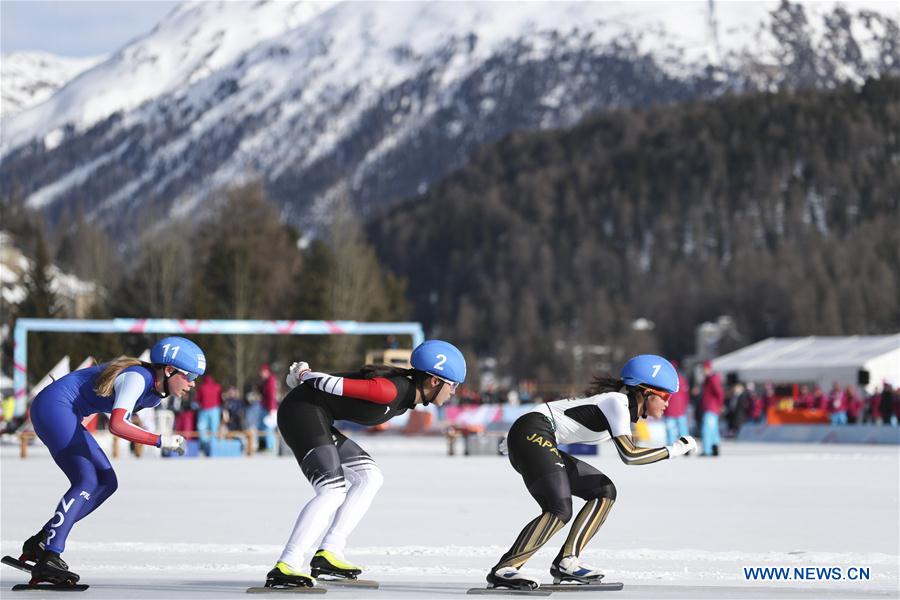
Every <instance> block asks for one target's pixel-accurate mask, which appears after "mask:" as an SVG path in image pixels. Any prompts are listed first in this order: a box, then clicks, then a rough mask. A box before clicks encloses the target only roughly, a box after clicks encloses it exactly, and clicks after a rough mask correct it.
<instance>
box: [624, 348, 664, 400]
mask: <svg viewBox="0 0 900 600" xmlns="http://www.w3.org/2000/svg"><path fill="white" fill-rule="evenodd" d="M620 377H621V378H622V381H624V382H625V385H627V386H629V387H634V386H637V385H645V386H647V387H651V388H654V389H657V390H664V391H666V392H669V393H675V392H677V391H678V372H677V371H676V370H675V367H673V366H672V363H670V362H669V361H667V360H666V359H665V358H663V357H662V356H657V355H656V354H639V355H638V356H635V357H634V358H632V359H631V360H629V361H628V362H627V363H625V366H624V367H622V373H621V374H620Z"/></svg>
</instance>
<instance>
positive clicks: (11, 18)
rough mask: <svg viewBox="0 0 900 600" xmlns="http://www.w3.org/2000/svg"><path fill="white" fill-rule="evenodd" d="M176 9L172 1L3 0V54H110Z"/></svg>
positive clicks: (0, 20) (0, 28)
mask: <svg viewBox="0 0 900 600" xmlns="http://www.w3.org/2000/svg"><path fill="white" fill-rule="evenodd" d="M177 4H178V2H173V1H170V0H107V1H100V0H94V1H90V2H85V1H81V0H0V50H2V52H14V51H16V50H43V51H45V52H51V53H53V54H59V55H62V56H93V55H96V54H107V53H110V52H113V51H114V50H116V49H118V48H120V47H121V46H123V45H125V43H126V42H128V41H129V40H131V39H134V38H135V37H137V36H139V35H142V34H144V33H147V32H148V31H150V30H151V29H152V28H153V26H154V25H156V23H157V22H158V21H159V20H160V19H162V18H163V17H164V16H165V15H166V14H167V13H168V12H169V11H170V10H172V8H174V7H175V6H176V5H177Z"/></svg>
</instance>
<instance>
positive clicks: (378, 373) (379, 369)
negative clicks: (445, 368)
mask: <svg viewBox="0 0 900 600" xmlns="http://www.w3.org/2000/svg"><path fill="white" fill-rule="evenodd" d="M360 373H362V376H363V378H364V379H374V378H375V377H393V376H396V375H403V376H404V377H411V378H412V380H413V381H416V379H417V377H418V378H420V379H422V380H424V379H425V376H427V375H428V374H427V373H423V372H422V371H418V370H416V369H402V368H400V367H394V366H391V365H366V366H364V367H363V368H362V369H360Z"/></svg>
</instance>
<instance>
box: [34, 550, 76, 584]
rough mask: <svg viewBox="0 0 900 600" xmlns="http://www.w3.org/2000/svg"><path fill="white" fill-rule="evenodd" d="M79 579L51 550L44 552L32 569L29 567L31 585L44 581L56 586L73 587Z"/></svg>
mask: <svg viewBox="0 0 900 600" xmlns="http://www.w3.org/2000/svg"><path fill="white" fill-rule="evenodd" d="M79 579H81V578H80V577H79V576H78V574H77V573H73V572H72V571H70V570H69V565H67V564H66V561H64V560H63V559H62V558H60V556H59V554H57V553H56V552H53V551H52V550H46V549H45V550H44V551H43V552H41V555H40V557H39V558H38V560H37V562H36V563H35V565H34V566H33V567H31V583H32V585H34V584H36V583H39V582H42V581H46V582H48V583H55V584H57V585H65V584H68V585H74V584H76V583H78V580H79Z"/></svg>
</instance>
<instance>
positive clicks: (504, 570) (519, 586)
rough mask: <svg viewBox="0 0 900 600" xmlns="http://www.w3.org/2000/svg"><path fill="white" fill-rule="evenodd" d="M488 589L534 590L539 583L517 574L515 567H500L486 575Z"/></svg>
mask: <svg viewBox="0 0 900 600" xmlns="http://www.w3.org/2000/svg"><path fill="white" fill-rule="evenodd" d="M487 582H488V583H489V584H490V585H489V586H488V587H493V588H509V589H511V590H536V589H537V588H538V586H539V585H540V583H538V581H537V580H536V579H532V578H531V577H528V576H526V575H522V574H521V573H519V570H518V569H517V568H515V567H501V568H499V569H497V570H496V571H491V572H490V573H488V576H487Z"/></svg>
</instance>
